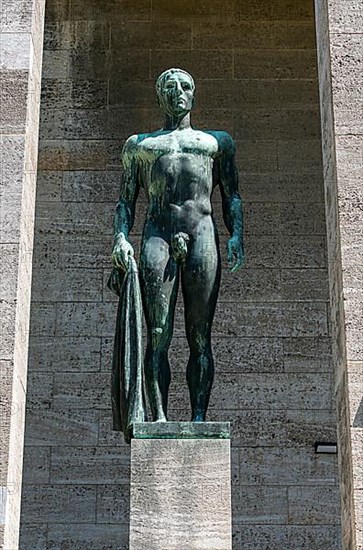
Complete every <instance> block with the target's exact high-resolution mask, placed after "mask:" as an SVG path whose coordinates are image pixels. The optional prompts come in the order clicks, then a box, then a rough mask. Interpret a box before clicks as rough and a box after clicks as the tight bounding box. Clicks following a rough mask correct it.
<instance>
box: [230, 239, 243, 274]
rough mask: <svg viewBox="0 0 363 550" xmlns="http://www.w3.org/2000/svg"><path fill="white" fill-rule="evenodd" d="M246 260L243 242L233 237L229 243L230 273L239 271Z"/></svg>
mask: <svg viewBox="0 0 363 550" xmlns="http://www.w3.org/2000/svg"><path fill="white" fill-rule="evenodd" d="M244 259H245V256H244V252H243V247H242V243H241V241H240V240H239V239H238V238H237V237H232V238H231V239H229V241H228V243H227V260H228V267H229V270H230V272H231V273H234V272H235V271H237V269H239V268H240V267H241V266H242V265H243V262H244Z"/></svg>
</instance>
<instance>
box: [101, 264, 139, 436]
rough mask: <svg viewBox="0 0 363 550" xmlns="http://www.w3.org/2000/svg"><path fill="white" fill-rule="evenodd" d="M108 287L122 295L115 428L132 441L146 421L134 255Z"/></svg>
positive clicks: (116, 352) (116, 347) (114, 368)
mask: <svg viewBox="0 0 363 550" xmlns="http://www.w3.org/2000/svg"><path fill="white" fill-rule="evenodd" d="M108 286H109V287H110V288H111V290H113V291H114V292H116V294H118V295H119V304H118V310H117V320H116V332H115V340H114V349H113V359H112V378H111V399H112V415H113V429H114V430H117V431H122V432H123V434H124V437H125V441H127V442H128V443H129V442H130V439H131V436H132V424H133V423H134V422H144V421H145V420H146V407H145V392H144V382H143V347H142V301H141V292H140V283H139V277H138V269H137V264H136V261H135V259H134V258H133V257H132V256H130V257H129V264H128V269H127V271H126V273H125V275H124V276H123V280H122V273H121V272H120V271H119V270H116V269H115V268H114V270H113V272H112V273H111V276H110V279H109V281H108Z"/></svg>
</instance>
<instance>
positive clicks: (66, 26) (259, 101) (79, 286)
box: [3, 0, 358, 550]
mask: <svg viewBox="0 0 363 550" xmlns="http://www.w3.org/2000/svg"><path fill="white" fill-rule="evenodd" d="M44 50H45V51H44V57H43V75H42V76H43V78H42V103H41V139H40V151H39V163H38V168H39V171H38V176H37V178H38V179H37V183H38V189H37V206H36V227H35V248H34V271H33V302H32V321H31V338H30V358H29V359H30V363H29V365H30V366H29V369H30V373H29V374H30V376H29V386H28V389H29V402H28V406H27V424H26V445H27V446H26V453H27V452H28V450H29V456H28V458H27V457H26V461H25V465H26V468H27V469H31V468H32V467H31V464H32V457H34V455H35V454H36V449H40V453H39V457H37V459H36V460H35V459H34V460H35V462H34V471H32V472H31V473H29V476H28V478H27V479H28V481H27V482H26V483H25V484H24V487H23V493H24V495H26V493H27V491H28V487H29V495H33V494H34V495H36V499H37V500H36V502H37V510H38V511H39V513H40V511H42V513H43V511H44V514H45V516H44V517H47V526H45V523H46V522H45V521H42V523H39V534H38V535H36V534H35V533H36V530H34V523H35V522H36V521H38V520H36V519H35V518H34V513H33V512H32V511H31V510H30V508H29V507H25V508H24V511H23V516H22V524H23V527H22V539H21V544H20V547H21V548H22V549H24V550H25V549H26V550H28V548H29V547H30V548H32V547H33V546H34V548H38V547H40V548H41V547H42V545H43V546H44V545H45V544H46V545H47V546H48V547H49V548H50V549H52V550H54V549H61V548H62V549H67V548H72V549H73V548H77V549H80V550H81V549H83V548H85V549H86V548H87V550H89V549H90V550H92V549H93V548H95V549H101V548H103V547H107V548H110V550H111V549H115V550H116V549H119V548H127V538H128V531H127V523H128V507H127V495H126V493H125V492H124V491H125V487H126V486H127V469H128V461H129V448H128V447H127V446H126V445H125V443H124V442H123V439H122V436H121V435H120V434H119V433H115V432H112V431H111V429H110V428H111V413H110V403H109V382H110V364H111V355H112V344H113V331H114V322H115V315H116V302H115V298H114V297H113V296H112V295H111V293H110V292H109V291H108V290H107V289H106V288H105V281H106V280H107V277H108V273H109V268H110V250H111V241H112V216H113V211H114V206H115V203H116V201H117V195H118V185H119V181H120V177H121V166H120V152H121V148H122V143H123V141H124V139H125V138H126V137H127V136H128V135H129V134H133V133H135V131H148V130H151V129H154V128H155V127H159V126H160V123H161V121H160V114H159V112H158V109H157V107H156V101H155V94H154V82H155V78H156V76H157V75H158V74H159V73H160V72H161V71H162V70H164V69H166V68H167V67H169V66H181V67H182V68H184V69H186V70H188V71H190V72H191V73H192V74H193V75H194V76H195V78H196V81H197V103H196V109H195V113H194V115H193V116H194V123H195V125H196V126H199V127H201V128H217V127H220V128H223V129H226V130H229V131H230V132H231V133H232V135H233V137H234V138H235V139H236V142H237V162H238V168H239V173H240V182H241V193H242V196H243V198H244V200H245V216H246V265H245V268H244V270H242V271H241V272H240V273H238V274H236V275H231V274H229V273H228V272H227V265H226V259H225V254H224V251H225V246H226V240H227V234H226V230H225V228H224V224H223V221H222V217H221V206H220V204H221V201H220V198H219V196H218V192H216V193H215V197H214V209H215V215H216V218H217V224H218V227H219V231H220V240H221V251H222V256H223V287H222V290H221V295H220V301H219V304H218V309H217V313H216V320H215V325H214V336H213V346H214V355H215V363H216V376H215V387H214V391H213V393H212V400H211V407H210V412H209V417H208V419H209V420H215V421H230V422H231V426H232V477H233V491H232V506H233V513H234V528H233V532H234V539H233V545H234V547H235V548H236V549H239V548H243V549H245V548H253V549H254V550H255V549H256V548H271V549H273V548H278V549H281V548H284V547H286V548H294V544H295V542H296V544H295V547H296V548H299V547H301V548H304V547H309V548H314V544H315V542H314V541H317V543H316V544H319V545H320V546H317V547H318V548H329V549H330V548H332V549H333V548H335V547H337V544H338V543H337V540H338V538H339V531H338V529H339V528H338V524H339V520H338V519H337V518H336V515H334V522H335V523H334V524H333V523H332V524H329V526H328V527H327V526H326V524H325V523H324V522H323V519H324V518H322V522H320V523H319V524H317V525H315V524H314V525H310V524H309V523H308V522H307V523H306V524H304V525H300V524H299V522H298V521H297V520H298V519H299V517H300V516H299V514H300V511H299V510H296V513H295V515H294V516H293V517H292V516H291V521H290V520H289V516H288V513H289V509H288V491H289V487H291V486H292V487H294V488H295V487H299V488H301V490H302V493H301V494H302V496H303V498H306V499H307V500H308V503H309V499H310V498H311V492H309V491H310V490H312V488H314V487H315V486H316V487H318V488H319V487H323V488H324V487H326V486H328V489H330V488H331V487H335V485H336V483H337V465H336V459H335V457H334V456H333V457H328V458H323V457H315V455H314V454H313V444H314V442H315V441H317V440H334V439H335V437H336V434H335V424H334V423H335V413H334V406H333V378H332V373H333V365H332V356H331V340H330V335H331V327H330V324H329V321H328V308H327V302H328V294H327V280H328V279H327V253H326V229H325V225H324V193H323V184H322V175H323V168H322V162H321V154H320V141H321V138H320V125H319V113H318V110H319V103H318V94H317V91H318V84H317V68H316V48H315V40H314V17H313V1H312V0H299V1H298V2H296V1H293V0H271V1H269V2H260V1H259V2H257V1H251V0H248V1H247V0H239V1H238V2H234V1H232V0H223V1H222V0H209V1H208V2H204V1H200V0H187V1H184V2H177V1H175V0H169V1H168V2H167V1H165V0H153V2H151V0H140V1H139V0H138V1H137V2H131V1H129V0H103V1H102V2H100V1H96V0H92V1H88V2H84V1H81V0H72V1H69V0H48V1H47V5H46V25H45V40H44ZM344 138H347V136H344ZM345 143H346V142H344V143H343V142H342V147H341V154H342V155H344V154H346V153H345V151H346V148H345ZM355 171H356V173H358V169H357V168H355ZM345 179H346V181H348V180H349V175H348V177H346V178H345ZM217 191H218V190H217ZM144 212H145V198H144V197H140V204H139V210H138V216H137V218H136V221H135V229H134V231H133V235H132V240H133V242H134V243H135V247H136V248H137V249H138V246H139V242H140V235H141V231H142V220H143V215H144ZM7 223H8V224H11V223H12V218H11V217H9V219H8V222H7ZM9 269H10V266H9ZM3 292H4V293H7V292H8V289H7V287H4V290H3ZM187 358H188V350H187V346H186V341H185V336H184V319H183V312H182V302H181V300H180V301H179V302H178V308H177V313H176V326H175V335H174V340H173V343H172V346H171V350H170V360H171V365H172V373H173V382H172V383H173V386H172V389H171V396H170V419H172V420H185V421H188V420H189V416H190V412H189V403H188V393H187V389H186V384H185V374H184V372H185V365H186V362H187ZM33 386H37V389H36V391H35V390H33ZM49 450H50V454H48V452H49ZM256 457H259V460H260V462H261V461H262V463H259V462H258V461H257V459H256ZM246 461H247V462H246ZM269 465H270V466H269ZM47 475H49V478H48V479H47V480H46V479H45V478H46V476H47ZM80 488H82V491H85V494H86V495H87V504H86V505H82V506H81V508H80V514H79V516H78V515H77V513H73V517H70V514H69V511H67V512H65V511H64V509H63V508H62V506H63V504H62V502H63V503H64V502H66V501H67V499H68V498H69V499H74V500H72V502H74V503H75V505H76V503H77V502H78V500H77V498H78V496H77V497H76V496H75V494H77V491H78V490H81V489H80ZM74 491H75V493H74ZM94 491H95V492H94ZM304 491H305V492H304ZM42 494H44V499H45V500H44V503H43V504H44V505H43V508H40V506H41V498H42V496H41V495H42ZM314 495H315V499H316V507H317V509H319V506H321V507H322V506H323V502H325V493H324V490H323V491H322V492H321V499H320V496H319V495H320V493H319V491H318V489H317V490H316V493H314ZM331 496H332V501H331V504H330V505H331V508H332V509H334V510H338V507H339V503H338V498H337V495H336V493H335V492H334V491H333V492H332V493H331ZM25 498H27V502H28V503H30V500H31V498H32V497H31V496H28V497H25ZM52 499H53V500H54V499H59V504H58V505H57V506H56V509H55V510H54V515H52V514H53V512H52V510H51V509H49V510H48V509H47V507H51V506H52V503H53V500H52ZM74 509H76V508H74ZM329 510H330V508H329ZM62 514H64V516H63V517H62ZM95 518H96V519H95ZM295 519H296V521H295ZM39 521H40V520H39ZM289 521H290V523H291V524H290V523H289ZM319 521H320V520H319ZM251 523H253V525H251ZM288 523H289V524H288ZM311 523H312V522H311ZM44 530H45V535H44V536H46V537H47V542H46V543H44V542H42V541H43V540H44V539H43V538H42V537H43V533H44ZM309 545H310V546H309ZM148 550H150V549H149V548H148ZM208 550H210V549H208Z"/></svg>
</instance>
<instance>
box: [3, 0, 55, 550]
mask: <svg viewBox="0 0 363 550" xmlns="http://www.w3.org/2000/svg"><path fill="white" fill-rule="evenodd" d="M43 23H44V2H42V1H41V0H39V1H38V0H34V1H33V0H24V1H23V2H21V3H19V2H14V1H12V0H11V1H9V2H5V3H2V5H1V14H0V50H1V55H0V58H1V61H0V73H1V74H0V78H1V91H0V96H1V97H0V119H1V122H0V150H1V154H0V165H1V178H0V179H1V181H0V204H1V208H0V263H1V266H2V279H1V285H0V286H1V288H0V310H1V312H0V317H1V326H0V334H1V337H0V339H1V359H2V363H1V381H2V382H1V419H0V431H1V436H0V437H1V487H2V495H3V496H4V499H2V513H1V517H0V545H1V547H3V545H4V548H5V549H6V550H7V549H13V548H17V544H18V534H19V518H20V494H21V491H20V490H19V488H20V486H21V479H22V457H23V437H24V417H25V406H24V403H25V390H26V374H27V353H28V334H29V309H30V285H31V271H32V249H33V232H34V205H35V180H36V177H35V172H36V163H37V160H36V159H37V151H38V127H39V97H40V68H41V57H42V49H43V48H42V41H43V30H42V28H43ZM3 360H4V361H3Z"/></svg>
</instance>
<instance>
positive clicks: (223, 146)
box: [206, 130, 236, 156]
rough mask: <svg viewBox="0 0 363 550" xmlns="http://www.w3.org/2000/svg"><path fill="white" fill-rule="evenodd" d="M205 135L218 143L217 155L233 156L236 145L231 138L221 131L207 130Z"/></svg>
mask: <svg viewBox="0 0 363 550" xmlns="http://www.w3.org/2000/svg"><path fill="white" fill-rule="evenodd" d="M206 133H207V134H209V135H211V136H213V137H214V138H215V139H216V140H217V143H218V153H219V154H223V153H226V154H229V155H232V156H233V155H234V154H235V152H236V144H235V142H234V139H233V137H232V136H231V135H230V134H229V133H228V132H225V131H223V130H209V131H207V132H206Z"/></svg>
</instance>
